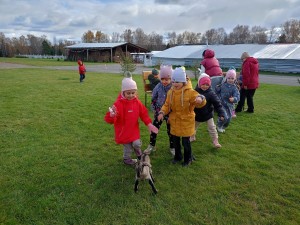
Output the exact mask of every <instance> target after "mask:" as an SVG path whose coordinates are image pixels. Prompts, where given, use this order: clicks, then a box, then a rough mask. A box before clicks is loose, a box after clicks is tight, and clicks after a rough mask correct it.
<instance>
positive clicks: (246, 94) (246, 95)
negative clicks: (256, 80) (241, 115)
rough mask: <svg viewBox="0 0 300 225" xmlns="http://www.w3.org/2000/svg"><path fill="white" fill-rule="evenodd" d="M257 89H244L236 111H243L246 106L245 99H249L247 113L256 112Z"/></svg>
mask: <svg viewBox="0 0 300 225" xmlns="http://www.w3.org/2000/svg"><path fill="white" fill-rule="evenodd" d="M255 91H256V89H244V88H242V89H241V91H240V101H239V103H238V105H237V107H236V111H242V110H243V109H244V105H245V99H247V106H248V109H247V111H251V112H254V103H253V96H254V94H255Z"/></svg>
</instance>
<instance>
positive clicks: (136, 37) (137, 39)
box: [133, 28, 148, 47]
mask: <svg viewBox="0 0 300 225" xmlns="http://www.w3.org/2000/svg"><path fill="white" fill-rule="evenodd" d="M133 44H136V45H139V46H143V47H145V46H147V44H148V36H147V35H146V34H145V32H144V31H143V30H142V29H141V28H137V29H136V30H135V31H134V32H133Z"/></svg>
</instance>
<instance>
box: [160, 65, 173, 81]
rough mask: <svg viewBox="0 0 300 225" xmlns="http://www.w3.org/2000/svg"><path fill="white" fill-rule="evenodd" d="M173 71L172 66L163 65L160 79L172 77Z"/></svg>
mask: <svg viewBox="0 0 300 225" xmlns="http://www.w3.org/2000/svg"><path fill="white" fill-rule="evenodd" d="M172 72H173V69H172V66H169V65H161V66H160V72H159V75H160V79H162V78H167V79H171V76H172Z"/></svg>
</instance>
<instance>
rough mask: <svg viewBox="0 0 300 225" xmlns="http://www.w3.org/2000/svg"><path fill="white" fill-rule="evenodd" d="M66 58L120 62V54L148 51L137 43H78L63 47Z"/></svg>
mask: <svg viewBox="0 0 300 225" xmlns="http://www.w3.org/2000/svg"><path fill="white" fill-rule="evenodd" d="M65 49H66V50H67V53H66V56H67V59H68V60H71V61H75V60H78V59H81V60H83V61H91V62H120V59H121V56H122V55H129V54H132V53H136V55H138V54H140V53H148V52H149V51H148V50H147V49H145V48H142V47H139V46H137V45H134V44H131V43H128V42H121V43H79V44H74V45H70V46H67V47H65Z"/></svg>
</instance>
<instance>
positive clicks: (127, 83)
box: [122, 77, 137, 92]
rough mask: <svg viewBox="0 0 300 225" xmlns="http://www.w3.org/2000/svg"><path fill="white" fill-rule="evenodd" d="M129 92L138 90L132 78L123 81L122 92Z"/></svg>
mask: <svg viewBox="0 0 300 225" xmlns="http://www.w3.org/2000/svg"><path fill="white" fill-rule="evenodd" d="M128 90H137V85H136V82H135V81H134V80H132V78H127V77H126V78H124V79H123V80H122V92H123V91H128Z"/></svg>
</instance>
